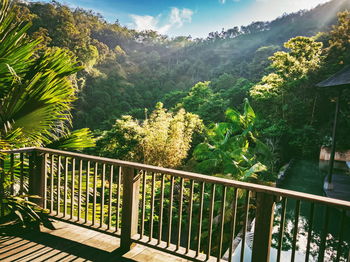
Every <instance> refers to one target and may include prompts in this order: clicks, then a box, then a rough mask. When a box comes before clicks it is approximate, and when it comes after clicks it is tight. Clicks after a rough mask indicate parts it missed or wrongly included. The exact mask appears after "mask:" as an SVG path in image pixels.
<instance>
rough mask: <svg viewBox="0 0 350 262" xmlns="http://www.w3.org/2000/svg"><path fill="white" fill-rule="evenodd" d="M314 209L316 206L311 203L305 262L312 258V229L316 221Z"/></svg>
mask: <svg viewBox="0 0 350 262" xmlns="http://www.w3.org/2000/svg"><path fill="white" fill-rule="evenodd" d="M314 209H315V204H314V203H311V205H310V216H309V230H308V234H307V244H306V254H305V262H308V261H309V257H310V247H311V239H312V227H313V221H314Z"/></svg>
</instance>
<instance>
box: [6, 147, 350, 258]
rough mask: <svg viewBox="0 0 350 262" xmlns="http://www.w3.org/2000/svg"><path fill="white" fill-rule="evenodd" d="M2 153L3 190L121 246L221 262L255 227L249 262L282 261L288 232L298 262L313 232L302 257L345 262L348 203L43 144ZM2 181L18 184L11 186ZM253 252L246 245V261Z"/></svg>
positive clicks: (125, 248) (244, 249) (347, 248)
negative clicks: (302, 243) (332, 240)
mask: <svg viewBox="0 0 350 262" xmlns="http://www.w3.org/2000/svg"><path fill="white" fill-rule="evenodd" d="M3 152H4V153H5V157H3V159H2V160H1V169H2V174H1V182H2V183H1V188H0V189H1V191H0V193H1V195H2V196H3V195H4V194H5V193H6V192H8V193H10V194H29V195H39V196H41V198H40V199H33V201H36V202H37V203H38V204H39V205H41V206H42V207H44V208H46V209H48V210H49V211H50V214H51V215H52V216H54V217H55V218H57V219H62V220H65V221H69V222H71V223H77V224H80V225H81V226H84V227H89V228H92V229H94V230H102V231H104V232H106V233H107V234H113V235H116V236H119V237H120V238H121V249H122V250H124V251H128V250H130V248H131V247H132V245H133V244H134V243H141V244H143V245H146V246H151V247H153V248H156V249H160V250H162V251H165V252H169V253H172V254H175V255H177V256H180V257H184V258H187V259H192V260H207V259H215V260H217V261H219V260H220V259H222V258H223V255H224V253H225V251H227V252H226V257H227V260H228V261H232V257H233V253H234V251H235V246H234V242H235V241H234V240H235V238H236V237H237V236H240V238H241V243H246V240H247V234H248V233H249V231H254V239H253V243H252V261H259V262H260V261H270V260H269V257H270V250H271V248H270V247H271V246H274V247H275V249H277V261H283V259H282V253H283V249H284V248H283V245H284V242H285V241H284V240H285V239H286V238H287V237H288V235H292V238H291V239H290V245H291V251H290V252H291V261H294V260H295V257H296V252H297V250H298V239H299V238H300V236H301V235H303V236H305V238H306V249H305V261H309V260H310V261H311V260H315V259H317V260H318V261H327V260H334V261H346V259H348V255H349V242H346V241H347V240H346V236H345V235H344V232H346V231H344V228H346V227H349V226H350V224H349V219H348V217H347V212H348V214H349V210H350V202H347V201H341V200H336V199H330V198H326V197H321V196H315V195H310V194H305V193H300V192H295V191H289V190H284V189H279V188H273V187H268V186H264V185H257V184H251V183H244V182H239V181H235V180H229V179H224V178H219V177H213V176H206V175H201V174H196V173H191V172H185V171H179V170H173V169H166V168H161V167H155V166H149V165H143V164H139V163H133V162H127V161H120V160H114V159H108V158H102V157H96V156H90V155H85V154H78V153H72V152H66V151H59V150H53V149H46V148H24V149H18V150H12V151H6V152H5V151H3ZM5 176H7V177H5ZM5 179H7V180H10V181H12V183H9V184H8V185H7V187H4V183H3V181H5ZM287 204H289V205H294V206H295V208H294V211H293V218H292V219H291V221H292V225H293V226H292V229H291V232H285V231H286V230H287V231H288V230H290V229H289V227H288V226H287V225H286V223H287V222H286V214H287V213H288V212H287V211H286V210H287ZM302 208H304V209H305V208H307V209H308V212H309V215H308V217H307V223H308V226H307V227H306V229H305V230H303V232H300V231H301V230H300V221H299V220H300V212H301V209H302ZM331 211H332V212H333V213H334V212H337V214H339V216H337V217H338V218H337V219H339V222H337V226H338V228H339V230H338V232H337V237H336V246H335V248H334V247H332V248H331V249H330V248H329V246H328V242H329V234H330V233H331V235H334V232H333V231H334V230H333V229H331V228H330V225H331V224H332V223H333V224H334V221H332V219H334V218H333V217H334V215H332V217H330V212H331ZM333 213H332V214H333ZM320 214H322V215H320ZM320 216H321V217H322V218H321V217H320ZM253 219H254V221H255V222H254V223H253V224H254V228H253V229H252V230H250V229H249V228H250V225H251V224H252V223H251V222H252V220H253ZM320 221H322V222H321V223H322V230H321V231H320V234H319V235H317V237H315V234H316V233H317V232H316V233H314V227H315V224H320ZM274 230H275V231H276V230H277V231H276V232H275V233H274ZM331 231H332V232H331ZM286 233H288V235H286ZM289 233H290V234H289ZM273 234H274V236H275V237H274V241H273V242H272V241H271V239H272V235H273ZM316 242H317V243H316ZM315 244H316V246H317V247H316V248H315ZM246 248H247V246H246V245H245V244H242V245H241V246H240V250H239V253H240V255H239V256H240V261H243V260H244V257H245V254H246ZM329 249H330V251H329ZM327 250H328V251H327Z"/></svg>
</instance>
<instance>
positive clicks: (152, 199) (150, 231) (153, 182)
mask: <svg viewBox="0 0 350 262" xmlns="http://www.w3.org/2000/svg"><path fill="white" fill-rule="evenodd" d="M155 179H156V176H155V173H152V186H151V212H150V218H149V221H150V222H149V241H151V240H152V238H153V217H154V188H155V183H156V181H155Z"/></svg>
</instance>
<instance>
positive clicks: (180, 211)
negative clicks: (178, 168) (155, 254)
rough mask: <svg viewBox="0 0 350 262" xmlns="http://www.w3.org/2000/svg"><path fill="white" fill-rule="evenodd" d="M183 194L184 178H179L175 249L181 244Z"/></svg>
mask: <svg viewBox="0 0 350 262" xmlns="http://www.w3.org/2000/svg"><path fill="white" fill-rule="evenodd" d="M183 195H184V179H183V177H181V178H180V199H179V201H180V203H179V222H178V224H177V244H176V250H178V249H179V248H180V245H181V229H182V207H183Z"/></svg>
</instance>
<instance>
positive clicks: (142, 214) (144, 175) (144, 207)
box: [140, 171, 146, 238]
mask: <svg viewBox="0 0 350 262" xmlns="http://www.w3.org/2000/svg"><path fill="white" fill-rule="evenodd" d="M145 212H146V171H144V172H143V173H142V203H141V232H140V238H142V237H143V235H144V234H145Z"/></svg>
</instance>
